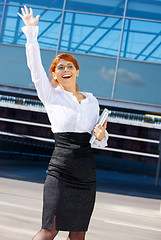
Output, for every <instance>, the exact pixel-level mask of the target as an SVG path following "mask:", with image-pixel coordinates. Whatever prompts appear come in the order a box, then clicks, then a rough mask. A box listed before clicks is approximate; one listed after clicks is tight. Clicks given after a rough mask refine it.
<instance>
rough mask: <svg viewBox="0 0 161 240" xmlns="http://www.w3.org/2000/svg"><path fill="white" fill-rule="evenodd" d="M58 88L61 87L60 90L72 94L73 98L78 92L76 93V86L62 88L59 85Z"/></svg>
mask: <svg viewBox="0 0 161 240" xmlns="http://www.w3.org/2000/svg"><path fill="white" fill-rule="evenodd" d="M60 87H61V88H62V89H64V90H65V91H67V92H71V93H73V95H74V96H76V95H77V94H78V92H77V91H76V86H68V87H64V86H62V85H60Z"/></svg>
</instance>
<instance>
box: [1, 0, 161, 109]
mask: <svg viewBox="0 0 161 240" xmlns="http://www.w3.org/2000/svg"><path fill="white" fill-rule="evenodd" d="M23 5H27V6H28V7H32V8H33V11H34V16H36V15H38V14H39V15H40V16H41V17H40V22H39V36H38V41H39V44H40V47H41V55H42V62H43V65H44V68H45V70H46V72H48V70H49V67H50V65H51V63H52V60H53V58H54V57H55V56H56V55H57V54H59V53H62V52H67V53H70V54H72V55H73V56H74V57H76V59H77V60H78V62H79V65H80V76H79V78H78V85H79V86H80V90H81V91H89V92H92V93H93V94H94V95H95V96H97V97H100V98H104V99H105V100H110V101H116V100H118V101H124V102H127V103H128V102H132V103H134V104H135V103H136V104H138V103H139V104H144V105H145V109H146V106H148V105H152V106H158V107H160V108H161V0H153V1H152V0H113V1H111V0H100V1H96V0H54V1H52V0H50V1H49V0H41V1H36V0H31V1H28V0H0V24H1V29H0V71H1V75H0V84H1V85H8V86H17V87H21V88H31V89H32V88H34V86H33V84H32V83H31V77H30V73H29V70H28V69H27V67H26V57H25V48H24V45H25V43H26V38H25V36H24V34H23V33H22V31H21V27H22V26H23V25H24V24H23V21H22V20H21V18H20V17H19V16H18V15H17V12H21V7H23Z"/></svg>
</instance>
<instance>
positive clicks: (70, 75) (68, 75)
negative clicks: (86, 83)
mask: <svg viewBox="0 0 161 240" xmlns="http://www.w3.org/2000/svg"><path fill="white" fill-rule="evenodd" d="M66 77H71V75H64V76H63V78H66Z"/></svg>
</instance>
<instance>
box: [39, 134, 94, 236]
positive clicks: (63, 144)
mask: <svg viewBox="0 0 161 240" xmlns="http://www.w3.org/2000/svg"><path fill="white" fill-rule="evenodd" d="M54 135H55V150H54V152H53V155H52V157H51V159H50V162H49V166H48V170H47V178H46V181H45V185H44V196H43V216H42V228H43V229H51V228H52V225H53V221H54V217H56V230H57V231H59V230H61V231H83V232H84V231H87V230H88V225H89V221H90V217H91V214H92V211H93V207H94V203H95V194H96V168H95V163H94V156H93V150H92V149H91V146H90V144H89V139H90V136H91V135H90V134H89V133H56V134H54Z"/></svg>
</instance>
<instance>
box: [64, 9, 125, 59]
mask: <svg viewBox="0 0 161 240" xmlns="http://www.w3.org/2000/svg"><path fill="white" fill-rule="evenodd" d="M121 24H122V19H120V18H111V17H105V16H96V15H88V14H78V13H66V14H65V20H64V25H63V33H62V37H61V44H60V49H61V50H66V51H72V52H83V53H90V54H98V55H108V56H117V52H118V46H119V40H120V31H121Z"/></svg>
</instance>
